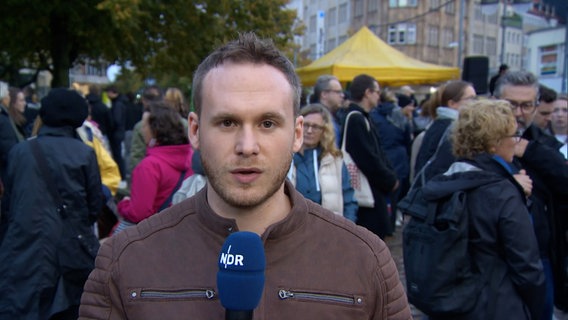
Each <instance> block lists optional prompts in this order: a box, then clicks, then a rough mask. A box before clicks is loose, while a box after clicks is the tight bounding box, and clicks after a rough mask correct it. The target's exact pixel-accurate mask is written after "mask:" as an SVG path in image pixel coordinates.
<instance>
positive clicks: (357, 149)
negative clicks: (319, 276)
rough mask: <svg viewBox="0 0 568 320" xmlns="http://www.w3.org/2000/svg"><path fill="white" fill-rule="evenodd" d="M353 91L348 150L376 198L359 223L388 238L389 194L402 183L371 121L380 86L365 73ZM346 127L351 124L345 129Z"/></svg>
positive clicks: (360, 213) (360, 215)
mask: <svg viewBox="0 0 568 320" xmlns="http://www.w3.org/2000/svg"><path fill="white" fill-rule="evenodd" d="M349 90H350V92H351V99H352V100H353V101H354V102H355V103H351V104H350V105H349V107H348V109H347V112H348V113H347V115H346V117H348V116H349V114H350V113H352V112H355V114H353V115H351V117H350V118H349V119H348V121H349V125H348V129H347V132H346V133H345V140H346V141H345V143H346V148H345V149H346V151H347V152H348V153H349V154H350V155H351V157H352V158H353V161H354V162H355V164H356V165H357V167H358V168H359V170H361V172H362V173H363V174H364V175H365V177H367V179H368V180H369V184H370V186H371V190H372V193H373V198H374V199H375V205H374V207H372V208H365V207H362V206H359V210H358V211H357V224H359V225H361V226H363V227H366V228H367V229H369V230H370V231H372V232H373V233H375V234H376V235H378V236H379V237H380V238H381V239H384V238H385V237H386V236H387V235H390V234H392V232H393V230H392V224H391V223H390V220H389V213H388V208H387V194H388V193H389V192H392V191H395V190H396V189H397V188H398V186H399V181H398V179H397V176H396V173H395V172H394V170H393V168H392V166H391V165H390V163H389V161H388V158H387V157H386V155H385V153H384V151H383V148H382V147H381V144H380V139H379V137H378V130H376V129H375V128H374V125H373V123H372V122H371V121H370V120H369V112H370V111H371V109H373V108H375V107H376V106H377V103H378V102H379V94H380V88H379V83H378V82H377V80H375V79H374V78H373V77H371V76H369V75H365V74H362V75H358V76H356V77H355V78H354V79H353V82H351V87H350V88H349ZM346 125H347V121H346V123H345V124H344V125H343V128H344V129H343V130H345V126H346ZM367 128H370V129H367Z"/></svg>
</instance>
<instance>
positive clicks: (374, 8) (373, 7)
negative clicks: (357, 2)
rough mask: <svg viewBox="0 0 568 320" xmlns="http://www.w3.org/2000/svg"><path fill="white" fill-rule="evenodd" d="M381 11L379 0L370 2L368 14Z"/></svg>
mask: <svg viewBox="0 0 568 320" xmlns="http://www.w3.org/2000/svg"><path fill="white" fill-rule="evenodd" d="M378 9H379V2H378V0H369V4H368V7H367V12H376V11H377V10H378Z"/></svg>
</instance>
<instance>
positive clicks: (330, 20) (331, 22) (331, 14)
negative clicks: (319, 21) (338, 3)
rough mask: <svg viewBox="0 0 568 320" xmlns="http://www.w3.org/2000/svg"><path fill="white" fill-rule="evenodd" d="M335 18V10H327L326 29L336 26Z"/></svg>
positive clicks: (334, 8)
mask: <svg viewBox="0 0 568 320" xmlns="http://www.w3.org/2000/svg"><path fill="white" fill-rule="evenodd" d="M336 17H337V8H336V7H333V8H331V9H329V10H327V16H326V18H327V19H326V20H327V26H328V27H334V26H335V24H336Z"/></svg>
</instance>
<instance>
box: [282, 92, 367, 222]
mask: <svg viewBox="0 0 568 320" xmlns="http://www.w3.org/2000/svg"><path fill="white" fill-rule="evenodd" d="M300 114H301V115H302V116H304V143H303V146H302V149H301V150H300V151H299V152H298V153H296V154H295V155H294V161H293V167H292V170H291V174H290V180H291V181H292V183H294V185H295V186H296V189H297V190H298V191H300V193H302V194H303V195H304V197H306V198H308V199H310V200H312V201H314V202H316V203H319V204H321V205H322V207H324V208H326V209H329V210H331V211H333V212H334V213H336V214H338V215H342V216H344V217H345V218H347V219H349V220H351V221H356V215H357V202H356V200H355V198H354V196H353V194H354V191H353V188H352V187H351V182H350V178H349V173H348V171H347V168H346V167H345V164H344V163H343V156H342V153H341V151H340V150H339V149H337V144H336V143H335V133H334V129H333V123H332V122H331V114H330V113H329V111H328V110H327V109H326V108H325V107H324V106H323V105H321V104H319V103H316V104H310V105H308V106H306V107H303V108H302V109H301V110H300Z"/></svg>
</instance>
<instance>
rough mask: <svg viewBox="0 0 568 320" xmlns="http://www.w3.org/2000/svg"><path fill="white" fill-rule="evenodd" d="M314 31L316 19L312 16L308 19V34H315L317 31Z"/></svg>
mask: <svg viewBox="0 0 568 320" xmlns="http://www.w3.org/2000/svg"><path fill="white" fill-rule="evenodd" d="M316 29H317V18H316V15H315V14H314V15H312V16H311V17H310V33H314V32H316V31H317V30H316Z"/></svg>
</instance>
